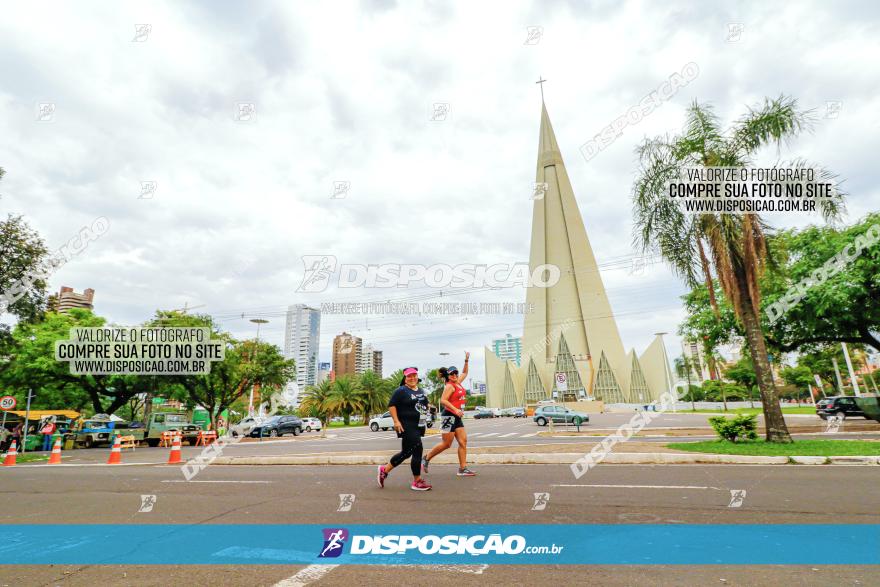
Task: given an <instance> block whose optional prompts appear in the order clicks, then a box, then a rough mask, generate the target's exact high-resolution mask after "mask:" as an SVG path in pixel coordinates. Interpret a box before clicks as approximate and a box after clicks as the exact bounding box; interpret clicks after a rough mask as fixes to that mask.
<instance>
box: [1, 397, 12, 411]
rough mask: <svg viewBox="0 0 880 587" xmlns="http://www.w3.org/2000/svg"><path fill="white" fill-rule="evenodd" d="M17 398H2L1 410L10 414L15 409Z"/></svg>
mask: <svg viewBox="0 0 880 587" xmlns="http://www.w3.org/2000/svg"><path fill="white" fill-rule="evenodd" d="M15 403H16V402H15V398H14V397H12V396H11V395H4V396H3V397H0V410H3V411H4V412H8V411H9V410H14V409H15Z"/></svg>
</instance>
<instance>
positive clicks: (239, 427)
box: [229, 416, 263, 438]
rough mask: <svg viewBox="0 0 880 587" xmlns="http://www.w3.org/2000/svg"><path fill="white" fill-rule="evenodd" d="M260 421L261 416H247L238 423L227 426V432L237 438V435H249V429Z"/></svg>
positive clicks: (261, 421)
mask: <svg viewBox="0 0 880 587" xmlns="http://www.w3.org/2000/svg"><path fill="white" fill-rule="evenodd" d="M262 423H263V418H260V417H257V416H248V417H246V418H244V419H243V420H242V421H241V422H239V423H238V424H233V425H232V426H231V427H230V428H229V433H230V434H231V435H232V436H233V438H238V437H239V436H249V435H250V433H251V430H253V429H254V427H256V426H259V425H260V424H262Z"/></svg>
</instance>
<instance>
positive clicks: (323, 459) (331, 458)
mask: <svg viewBox="0 0 880 587" xmlns="http://www.w3.org/2000/svg"><path fill="white" fill-rule="evenodd" d="M588 454H589V453H588ZM583 456H584V455H583V454H581V453H521V454H491V453H488V454H473V455H469V459H468V460H469V461H470V462H471V463H473V464H475V465H571V464H572V463H574V462H575V461H577V460H578V459H581V458H582V457H583ZM387 462H388V455H384V454H382V455H376V454H367V455H286V456H265V457H219V458H217V459H215V460H214V461H213V463H212V464H214V465H382V464H385V463H387ZM457 462H458V461H457V460H456V459H455V458H454V457H449V456H448V455H443V456H440V457H437V458H436V459H435V460H433V461H431V463H432V464H441V465H451V464H455V463H457ZM600 462H601V463H606V464H616V465H645V464H648V465H694V464H721V465H785V464H788V463H793V464H798V465H824V464H825V463H827V462H830V463H831V464H836V465H878V464H880V457H875V456H864V457H861V456H840V457H816V456H793V457H784V456H753V455H718V454H705V453H662V452H642V453H639V452H630V453H614V452H612V453H608V454H607V455H605V458H604V459H602V461H600Z"/></svg>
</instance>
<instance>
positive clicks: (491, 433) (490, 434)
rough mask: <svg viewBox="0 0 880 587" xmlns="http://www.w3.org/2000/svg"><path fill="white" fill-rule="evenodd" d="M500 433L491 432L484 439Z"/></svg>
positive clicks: (484, 435)
mask: <svg viewBox="0 0 880 587" xmlns="http://www.w3.org/2000/svg"><path fill="white" fill-rule="evenodd" d="M497 435H498V432H489V433H488V434H483V438H489V437H490V436H497Z"/></svg>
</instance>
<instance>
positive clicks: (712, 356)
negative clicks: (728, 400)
mask: <svg viewBox="0 0 880 587" xmlns="http://www.w3.org/2000/svg"><path fill="white" fill-rule="evenodd" d="M712 286H713V289H714V290H715V295H716V296H717V297H720V298H721V301H720V302H718V301H715V302H714V307H713V303H712V302H711V296H710V295H709V289H708V288H707V287H706V284H703V283H698V284H696V285H695V286H694V287H693V288H692V289H691V291H690V292H689V293H688V294H686V295H684V296H682V298H681V299H682V301H684V307H685V319H684V321H683V322H682V323H681V324H680V325H679V327H678V334H679V335H681V336H682V337H683V338H684V339H685V340H686V341H688V342H691V341H699V343H700V345H701V346H702V350H703V355H704V356H705V357H706V363H707V365H708V367H709V374H710V378H711V379H720V374H719V372H718V360H717V358H716V357H717V355H718V348H719V347H720V346H722V345H725V344H729V343H731V342H732V341H733V340H734V338H735V337H737V336H742V334H743V332H742V328H741V327H740V325H739V323H738V322H737V320H736V313H735V312H734V311H733V306H731V305H730V302H728V301H727V300H726V299H725V298H724V292H723V291H721V287H720V286H719V285H718V280H713V281H712Z"/></svg>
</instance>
